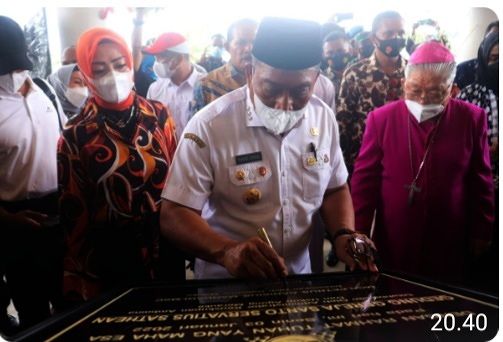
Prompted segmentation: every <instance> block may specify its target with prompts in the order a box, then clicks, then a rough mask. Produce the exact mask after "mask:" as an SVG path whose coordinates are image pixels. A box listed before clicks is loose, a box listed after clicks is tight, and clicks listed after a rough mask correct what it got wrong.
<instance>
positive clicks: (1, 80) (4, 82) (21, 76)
mask: <svg viewBox="0 0 503 342" xmlns="http://www.w3.org/2000/svg"><path fill="white" fill-rule="evenodd" d="M29 75H30V72H29V71H28V70H23V71H19V72H16V71H13V72H10V73H8V74H5V75H2V76H0V88H3V89H4V90H5V91H6V92H8V93H9V94H15V93H17V91H18V90H19V88H21V87H22V86H23V84H24V82H25V81H26V79H27V78H28V76H29Z"/></svg>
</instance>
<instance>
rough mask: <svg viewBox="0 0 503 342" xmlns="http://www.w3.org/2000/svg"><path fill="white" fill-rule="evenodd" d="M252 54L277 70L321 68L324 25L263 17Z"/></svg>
mask: <svg viewBox="0 0 503 342" xmlns="http://www.w3.org/2000/svg"><path fill="white" fill-rule="evenodd" d="M252 54H253V56H254V57H255V58H256V59H258V60H259V61H261V62H263V63H265V64H267V65H270V66H272V67H273V68H277V69H284V70H303V69H307V68H310V67H312V66H315V65H318V64H319V63H320V62H321V58H322V37H321V25H320V24H318V23H316V22H314V21H306V20H297V19H287V18H270V17H269V18H264V19H263V20H262V22H261V23H260V25H259V27H258V31H257V35H256V37H255V42H254V43H253V50H252Z"/></svg>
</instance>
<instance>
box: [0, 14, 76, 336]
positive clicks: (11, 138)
mask: <svg viewBox="0 0 503 342" xmlns="http://www.w3.org/2000/svg"><path fill="white" fill-rule="evenodd" d="M32 68H33V64H32V62H31V61H30V60H29V59H28V58H27V46H26V42H25V38H24V34H23V31H22V30H21V28H20V27H19V25H18V24H17V23H16V22H15V21H13V20H12V19H10V18H8V17H4V16H0V160H1V162H0V278H2V281H3V277H4V276H5V278H6V280H7V288H8V289H9V296H10V298H11V299H12V301H13V303H14V306H15V308H16V310H17V312H18V315H19V325H20V328H21V329H24V328H27V327H29V326H31V325H33V324H36V323H38V322H39V321H41V320H43V319H45V318H47V317H49V315H50V304H49V303H50V302H51V303H52V306H53V308H56V307H57V306H58V305H59V304H60V302H59V299H60V291H59V289H61V281H62V279H61V276H62V255H61V253H62V240H63V235H62V231H61V230H60V229H59V228H58V225H57V214H58V202H57V201H58V194H57V190H58V178H57V161H56V155H57V154H56V152H57V143H58V139H59V136H60V123H59V121H61V122H62V123H65V122H66V117H65V116H64V115H63V114H62V113H61V115H60V117H59V118H58V115H59V114H58V111H57V110H56V109H55V108H54V105H53V103H52V102H51V100H50V99H49V98H48V96H47V95H46V94H45V93H44V92H43V91H42V90H41V89H40V88H39V87H38V86H37V85H36V84H35V83H33V81H32V80H31V78H30V76H29V70H31V69H32ZM51 91H54V90H52V89H51ZM56 103H57V106H58V107H60V104H59V103H58V102H57V100H56ZM34 284H36V288H35V287H34V286H35V285H34ZM0 309H1V310H2V312H0V316H2V317H0V320H1V319H3V317H5V311H3V310H4V309H6V308H4V307H2V308H0Z"/></svg>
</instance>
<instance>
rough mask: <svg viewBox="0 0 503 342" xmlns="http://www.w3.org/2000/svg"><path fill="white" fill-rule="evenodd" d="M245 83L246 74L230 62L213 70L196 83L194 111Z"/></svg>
mask: <svg viewBox="0 0 503 342" xmlns="http://www.w3.org/2000/svg"><path fill="white" fill-rule="evenodd" d="M245 84H246V78H245V76H244V75H243V74H242V73H240V72H239V71H238V70H237V69H236V68H235V67H234V66H233V65H232V64H231V63H230V62H229V63H227V64H225V65H224V66H222V67H220V68H218V69H215V70H213V71H212V72H210V73H208V75H206V77H204V78H203V79H201V80H200V81H199V82H198V83H196V85H195V87H194V104H193V105H192V113H193V114H195V113H197V112H198V111H200V110H201V109H202V108H203V107H204V106H206V105H207V104H209V103H210V102H212V101H215V100H216V99H218V98H219V97H220V96H222V95H225V94H227V93H230V92H231V91H233V90H235V89H237V88H241V87H242V86H244V85H245Z"/></svg>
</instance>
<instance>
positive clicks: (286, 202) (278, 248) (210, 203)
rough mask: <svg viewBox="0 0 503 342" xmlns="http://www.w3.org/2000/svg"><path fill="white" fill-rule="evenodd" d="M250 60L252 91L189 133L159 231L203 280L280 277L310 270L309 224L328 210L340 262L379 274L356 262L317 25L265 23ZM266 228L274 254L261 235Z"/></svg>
mask: <svg viewBox="0 0 503 342" xmlns="http://www.w3.org/2000/svg"><path fill="white" fill-rule="evenodd" d="M253 57H254V60H253V68H252V71H251V73H249V74H248V75H247V86H245V87H242V88H239V89H237V90H235V91H233V92H231V93H229V94H227V95H225V96H223V97H221V98H219V99H218V100H216V101H214V102H213V103H211V104H210V105H209V106H207V107H205V108H204V109H203V110H201V111H200V112H199V113H198V114H196V116H194V118H193V119H192V120H191V121H190V122H189V124H188V126H187V127H186V129H185V132H184V134H183V137H182V140H181V141H180V143H179V145H178V149H177V151H176V154H175V157H174V161H173V164H172V166H171V169H170V173H169V175H168V179H167V182H166V186H165V188H164V191H163V195H162V197H163V198H164V199H165V201H164V202H163V205H162V209H161V230H162V233H163V234H164V235H165V236H166V237H168V238H169V239H171V240H173V241H174V242H175V243H177V244H178V246H179V247H180V248H182V249H185V250H186V251H188V252H189V253H192V254H194V255H195V256H196V257H197V258H198V259H196V265H195V275H196V278H199V279H201V278H226V277H229V276H235V277H246V278H250V277H252V278H270V279H277V278H279V277H283V276H286V275H287V274H289V273H294V274H295V273H309V272H311V267H310V260H309V250H308V246H309V241H310V239H311V234H312V231H311V228H310V226H311V222H312V215H313V213H314V212H315V211H316V210H318V209H319V208H320V207H321V212H322V215H323V217H324V220H325V223H326V225H327V229H328V230H329V232H330V234H331V236H332V237H333V239H334V240H335V248H336V253H337V255H338V256H339V257H340V259H341V260H343V261H344V262H346V263H347V264H348V265H349V266H350V268H351V269H354V268H355V267H357V266H359V267H361V268H363V269H370V270H373V271H375V270H377V269H376V267H375V265H374V263H373V261H372V260H371V259H370V258H368V259H367V258H357V259H358V260H359V262H357V261H356V259H354V258H353V256H355V254H353V253H352V252H351V248H350V247H351V246H350V243H352V242H354V241H355V233H354V213H353V207H352V203H351V196H350V194H349V190H348V186H347V184H346V178H347V171H346V167H345V165H344V160H343V158H342V153H341V149H340V147H339V135H338V130H337V123H336V121H335V117H334V114H333V112H332V110H331V109H330V108H329V107H328V106H327V105H326V104H325V103H323V102H322V101H321V100H319V99H318V98H316V97H311V95H312V93H313V88H314V84H315V82H316V79H317V77H318V75H319V72H320V71H319V63H320V61H321V33H320V26H319V24H317V23H314V22H309V21H300V20H291V19H279V18H266V19H264V20H263V21H262V23H261V25H260V27H259V29H258V32H257V36H256V39H255V43H254V47H253ZM259 227H264V228H265V229H266V231H267V232H268V234H269V237H270V240H271V242H272V247H271V246H269V245H268V244H267V243H265V242H264V241H263V240H261V239H260V238H258V237H257V229H258V228H259ZM359 238H360V239H361V240H360V241H364V242H362V243H363V245H364V246H368V245H367V244H370V242H369V240H368V239H366V238H365V237H363V236H359ZM363 239H364V240H363ZM369 248H370V247H369Z"/></svg>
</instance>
